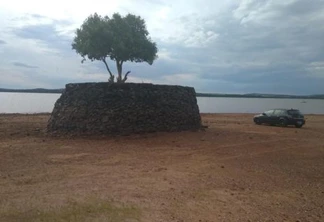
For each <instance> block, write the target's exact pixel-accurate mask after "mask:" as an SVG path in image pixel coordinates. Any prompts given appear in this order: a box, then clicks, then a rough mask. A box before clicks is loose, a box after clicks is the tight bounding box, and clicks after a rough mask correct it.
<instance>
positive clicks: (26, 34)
mask: <svg viewBox="0 0 324 222" xmlns="http://www.w3.org/2000/svg"><path fill="white" fill-rule="evenodd" d="M12 32H13V33H14V34H15V35H16V36H18V37H21V38H23V39H33V40H37V41H41V42H43V43H45V44H46V45H47V46H48V47H49V48H53V49H57V50H62V51H66V52H67V51H70V49H71V42H72V39H70V38H69V37H66V36H63V35H60V34H59V32H58V31H57V30H56V25H55V24H40V25H28V26H23V27H21V28H15V29H14V30H13V31H12Z"/></svg>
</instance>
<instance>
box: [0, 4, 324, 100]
mask: <svg viewBox="0 0 324 222" xmlns="http://www.w3.org/2000/svg"><path fill="white" fill-rule="evenodd" d="M95 12H97V13H98V14H100V15H102V16H104V15H108V16H111V15H112V14H113V13H114V12H118V13H120V14H121V15H126V14H127V13H132V14H135V15H139V16H141V17H142V18H144V19H145V21H146V25H147V29H148V31H149V33H150V37H151V38H152V40H153V41H154V42H156V43H157V47H158V50H159V51H158V57H159V58H158V59H157V60H156V61H155V62H154V63H153V65H149V64H147V63H130V62H126V63H124V66H123V70H125V71H128V70H130V71H131V74H130V75H129V78H128V82H139V83H141V82H144V83H153V84H172V85H184V86H191V87H194V88H195V90H196V91H197V92H215V93H275V94H296V95H303V94H323V93H324V41H323V40H324V25H323V24H324V0H285V1H282V0H186V1H185V0H177V1H170V0H136V1H135V0H118V1H111V0H92V1H82V2H81V1H76V2H74V1H66V0H64V1H62V0H55V1H36V0H29V1H24V0H10V1H1V2H0V30H1V32H0V88H16V89H21V88H64V87H65V84H67V83H76V82H103V81H107V80H108V77H109V74H108V72H107V70H106V69H105V66H104V64H103V63H102V62H99V61H94V62H91V61H86V62H84V63H81V60H82V58H81V56H80V55H78V54H77V53H76V52H75V51H73V50H72V47H71V43H72V40H73V38H74V36H75V30H76V29H77V28H79V27H80V26H81V24H82V23H83V21H84V20H85V19H86V18H87V17H88V16H89V15H90V14H93V13H95ZM114 64H115V63H113V62H109V66H110V68H111V70H112V71H113V72H114V73H116V72H117V70H116V67H115V65H114Z"/></svg>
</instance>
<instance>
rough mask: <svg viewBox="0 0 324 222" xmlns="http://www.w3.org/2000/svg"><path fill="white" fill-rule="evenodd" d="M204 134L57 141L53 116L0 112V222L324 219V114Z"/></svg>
mask: <svg viewBox="0 0 324 222" xmlns="http://www.w3.org/2000/svg"><path fill="white" fill-rule="evenodd" d="M252 116H253V115H247V114H203V115H202V119H203V123H204V124H205V125H208V126H209V128H208V129H206V131H205V132H203V131H201V132H180V133H154V134H148V135H136V136H128V137H113V138H50V137H48V136H46V134H45V128H46V123H47V120H48V118H49V115H45V114H43V115H0V221H133V222H134V221H197V222H198V221H203V222H206V221H208V222H210V221H324V116H320V115H309V116H306V121H307V123H306V125H305V126H304V127H303V128H301V129H297V128H294V127H286V128H283V127H273V126H259V125H254V124H253V123H252Z"/></svg>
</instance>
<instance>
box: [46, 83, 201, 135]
mask: <svg viewBox="0 0 324 222" xmlns="http://www.w3.org/2000/svg"><path fill="white" fill-rule="evenodd" d="M200 127H201V119H200V114H199V108H198V105H197V99H196V92H195V89H194V88H192V87H183V86H171V85H153V84H143V83H124V84H110V85H109V84H108V83H78V84H67V85H66V88H65V90H64V92H63V93H62V95H61V97H60V98H59V99H58V100H57V101H56V103H55V106H54V109H53V112H52V115H51V118H50V120H49V122H48V126H47V131H48V133H50V134H71V133H72V134H95V135H97V134H106V135H116V134H117V135H118V134H120V135H127V134H132V133H147V132H171V131H184V130H197V129H199V128H200Z"/></svg>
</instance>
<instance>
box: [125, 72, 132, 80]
mask: <svg viewBox="0 0 324 222" xmlns="http://www.w3.org/2000/svg"><path fill="white" fill-rule="evenodd" d="M129 73H131V71H128V72H126V74H125V76H124V79H123V82H126V80H127V76H128V74H129Z"/></svg>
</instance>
